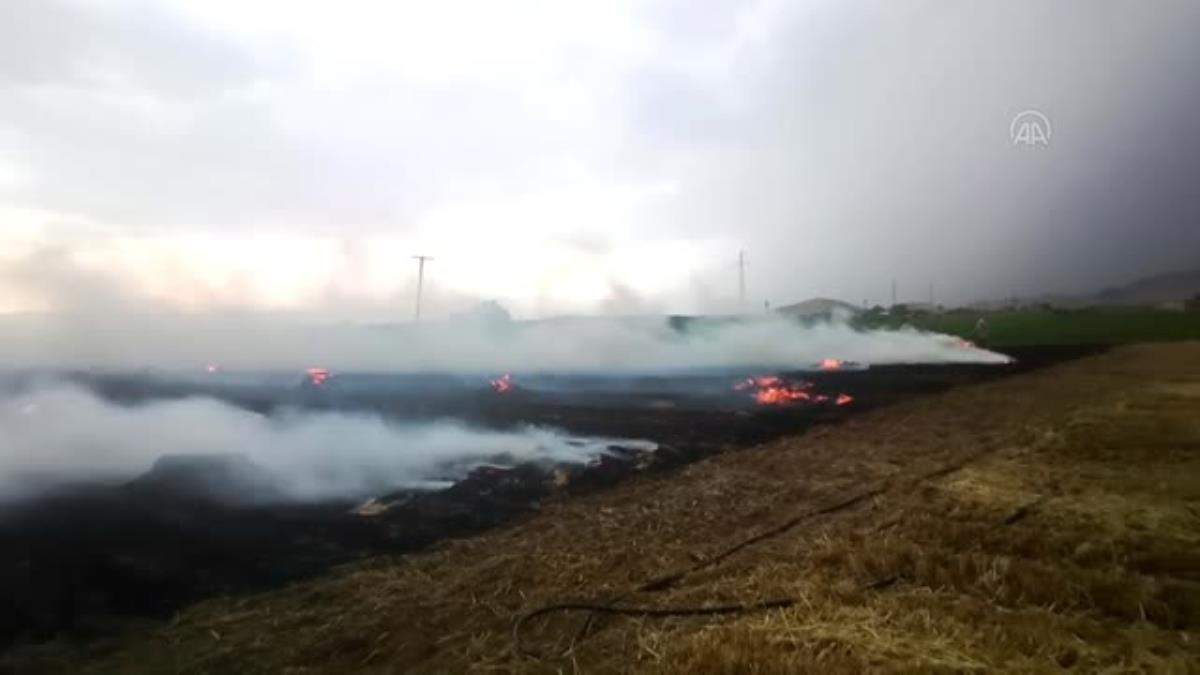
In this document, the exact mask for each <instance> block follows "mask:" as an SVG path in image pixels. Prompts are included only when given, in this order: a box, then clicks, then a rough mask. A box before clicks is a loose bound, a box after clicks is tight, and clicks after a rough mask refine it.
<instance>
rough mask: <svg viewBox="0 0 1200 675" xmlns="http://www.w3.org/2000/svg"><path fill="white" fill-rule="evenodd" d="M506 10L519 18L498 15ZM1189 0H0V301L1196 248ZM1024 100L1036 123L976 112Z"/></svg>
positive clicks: (892, 270) (212, 299) (550, 302)
mask: <svg viewBox="0 0 1200 675" xmlns="http://www.w3.org/2000/svg"><path fill="white" fill-rule="evenodd" d="M531 16H536V17H537V19H536V20H530V19H529V18H528V17H531ZM1196 25H1200V5H1197V3H1195V2H1190V1H1189V0H1162V1H1159V2H1154V3H1149V4H1147V3H1135V2H1128V1H1124V0H1100V1H1096V0H1066V1H1062V2H1053V3H1047V2H1042V1H1041V0H1018V1H1015V2H995V3H959V2H948V1H937V2H918V3H894V2H888V1H886V0H874V1H863V2H854V3H846V2H838V1H834V0H821V1H813V2H804V3H795V2H777V1H774V0H759V1H754V2H716V3H694V2H686V1H680V0H672V1H670V2H663V3H648V2H633V1H621V2H604V3H590V2H561V3H551V4H546V3H528V2H515V3H513V2H508V3H486V2H458V1H452V2H438V3H375V2H349V3H337V4H320V3H318V4H310V3H294V2H282V1H281V0H264V1H260V2H252V3H247V2H233V1H232V0H207V1H205V2H190V1H186V0H164V1H162V2H147V1H146V0H86V1H85V0H7V1H6V2H4V3H0V312H21V311H32V312H51V313H59V314H72V315H77V314H89V313H91V314H113V313H125V314H145V313H151V314H152V313H155V312H162V311H171V312H173V311H184V312H192V313H207V312H212V311H220V312H228V311H238V312H264V311H272V312H277V311H287V312H298V313H303V314H306V315H309V316H313V315H317V316H321V317H327V318H335V319H355V320H370V321H394V320H403V319H406V318H408V317H409V316H410V315H411V308H412V305H413V299H414V292H415V276H416V275H415V264H413V262H412V261H411V259H410V257H409V256H410V255H413V254H426V255H433V256H435V260H433V261H432V262H431V263H430V265H429V268H428V269H429V278H428V279H427V282H428V284H427V291H428V294H427V298H426V299H427V303H426V310H427V313H428V316H430V317H439V316H446V315H447V314H449V313H451V312H454V311H460V310H462V309H464V308H466V307H469V306H471V305H472V304H473V303H474V302H476V301H477V300H478V299H480V298H495V299H498V300H500V301H501V302H503V303H504V304H505V305H506V306H508V307H510V308H511V309H512V310H513V311H514V313H515V314H516V315H517V316H519V317H522V318H529V317H542V316H549V315H553V314H558V313H564V312H565V313H602V314H645V313H698V312H728V311H731V310H735V309H738V308H739V307H738V303H737V301H736V299H737V290H736V289H737V270H736V267H735V264H734V263H735V260H736V257H737V251H738V250H739V249H745V250H746V251H747V254H748V259H749V261H750V266H749V268H748V270H747V275H748V276H747V283H748V302H747V308H748V309H750V310H756V309H758V308H759V307H761V306H762V302H763V301H764V300H770V301H772V302H773V303H775V304H784V303H787V302H794V301H797V300H801V299H804V298H806V297H810V296H814V295H819V296H827V297H838V298H842V299H845V300H848V301H850V302H852V303H854V304H858V303H859V302H860V301H862V300H863V299H868V300H870V301H871V302H872V303H875V302H886V301H887V300H888V299H889V297H888V296H889V291H890V285H891V281H892V280H893V279H896V280H897V281H898V284H899V289H900V291H899V299H900V300H901V301H904V300H925V299H927V294H928V285H929V284H930V283H932V284H934V286H935V293H936V297H937V300H938V301H940V302H945V303H947V304H955V303H962V302H967V301H970V300H973V299H978V298H992V297H1006V296H1010V295H1036V294H1039V293H1047V292H1084V291H1091V290H1094V289H1097V288H1101V287H1103V286H1107V285H1111V284H1115V283H1122V282H1125V281H1127V280H1130V279H1134V278H1138V277H1141V276H1145V275H1147V274H1150V273H1154V272H1158V271H1163V270H1169V269H1188V268H1192V267H1195V265H1196V263H1197V262H1198V261H1197V259H1196V255H1197V254H1196V251H1198V250H1200V228H1198V227H1196V223H1197V222H1200V193H1198V192H1197V191H1196V190H1195V188H1194V186H1195V184H1196V182H1197V178H1198V177H1200V116H1197V115H1195V114H1194V111H1195V110H1196V109H1197V108H1198V107H1200V105H1198V104H1200V101H1198V100H1197V97H1198V96H1200V93H1198V91H1200V90H1198V89H1197V88H1196V87H1195V86H1194V74H1195V73H1196V72H1198V71H1200V46H1197V42H1196V40H1195V39H1194V35H1193V33H1194V26H1196ZM1025 110H1036V111H1039V112H1041V113H1043V114H1044V115H1045V116H1046V118H1047V119H1048V120H1049V122H1050V123H1051V124H1052V132H1053V133H1052V135H1050V136H1049V138H1048V141H1049V142H1048V144H1047V145H1045V146H1043V147H1023V146H1020V145H1014V143H1013V142H1012V138H1011V137H1010V125H1011V123H1012V122H1013V120H1014V117H1015V116H1017V114H1018V113H1020V112H1022V111H1025Z"/></svg>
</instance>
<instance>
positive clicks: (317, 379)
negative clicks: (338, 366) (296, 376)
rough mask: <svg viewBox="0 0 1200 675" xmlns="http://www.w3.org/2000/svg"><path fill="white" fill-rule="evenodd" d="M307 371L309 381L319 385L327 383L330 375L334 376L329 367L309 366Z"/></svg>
mask: <svg viewBox="0 0 1200 675" xmlns="http://www.w3.org/2000/svg"><path fill="white" fill-rule="evenodd" d="M306 372H307V373H308V381H309V382H312V383H313V386H317V387H320V386H321V385H323V384H325V383H326V382H328V381H329V378H330V377H333V375H332V373H330V372H329V370H328V369H327V368H309V369H308V370H307V371H306Z"/></svg>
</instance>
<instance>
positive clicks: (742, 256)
mask: <svg viewBox="0 0 1200 675" xmlns="http://www.w3.org/2000/svg"><path fill="white" fill-rule="evenodd" d="M738 309H739V310H740V311H741V313H742V314H745V313H746V252H745V251H738Z"/></svg>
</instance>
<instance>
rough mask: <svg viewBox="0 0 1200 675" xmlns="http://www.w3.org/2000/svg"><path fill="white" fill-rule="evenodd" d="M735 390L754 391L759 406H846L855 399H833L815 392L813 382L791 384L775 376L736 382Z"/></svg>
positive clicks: (840, 397)
mask: <svg viewBox="0 0 1200 675" xmlns="http://www.w3.org/2000/svg"><path fill="white" fill-rule="evenodd" d="M839 363H840V362H839ZM839 367H840V366H839ZM733 388H734V390H735V391H753V392H754V401H755V402H756V403H758V404H759V405H789V404H793V403H809V404H813V405H823V404H827V403H830V402H832V403H833V404H834V405H838V406H846V405H850V404H851V403H853V402H854V397H852V396H850V395H848V394H838V395H837V397H836V398H831V397H830V396H827V395H825V394H821V393H817V392H814V391H813V383H812V382H789V381H787V380H784V379H783V378H781V377H777V376H774V375H764V376H760V377H748V378H746V379H744V380H741V381H739V382H735V383H734V385H733Z"/></svg>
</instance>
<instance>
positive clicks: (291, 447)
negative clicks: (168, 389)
mask: <svg viewBox="0 0 1200 675" xmlns="http://www.w3.org/2000/svg"><path fill="white" fill-rule="evenodd" d="M0 429H3V434H0V500H10V499H18V498H21V497H27V496H33V495H35V494H37V493H38V492H41V491H44V490H46V489H51V488H54V487H57V486H61V485H64V484H68V483H77V482H89V483H90V482H121V481H127V480H130V479H133V478H135V477H136V476H138V475H140V474H142V473H144V472H146V471H147V470H148V469H150V468H151V466H152V465H153V464H154V463H155V461H156V460H157V459H158V458H159V457H161V456H163V455H178V454H195V455H202V456H203V455H214V456H215V455H219V454H226V453H240V454H244V455H245V456H247V457H248V458H249V460H250V461H251V462H253V463H254V464H256V465H258V466H259V467H262V468H263V469H265V470H266V471H267V473H268V474H270V475H271V476H272V477H273V478H274V479H276V480H277V481H278V487H279V489H280V490H281V492H282V494H284V495H285V496H286V497H287V498H289V499H295V500H316V499H325V498H338V497H361V496H366V495H373V494H379V493H380V492H382V491H386V490H389V489H396V488H398V487H406V486H417V485H422V484H427V483H428V482H430V481H434V480H439V479H445V478H451V479H452V478H456V477H460V476H461V474H462V473H463V472H464V471H465V470H466V469H465V467H466V466H469V464H470V463H471V462H472V461H474V460H483V459H486V458H490V457H495V456H497V455H504V456H506V457H508V458H511V459H510V461H513V462H520V461H529V460H548V461H563V462H583V461H586V460H587V459H589V458H591V457H594V456H597V455H598V454H601V453H603V452H604V451H605V448H606V446H607V445H608V444H609V443H610V442H613V441H608V440H606V439H572V438H569V437H567V436H565V435H563V434H561V433H559V432H557V431H553V430H548V429H543V428H534V427H530V428H526V429H523V430H520V431H511V432H505V431H487V430H479V429H471V428H468V427H465V426H463V425H462V424H460V423H457V422H453V421H432V422H424V423H409V424H403V425H396V424H390V423H387V422H385V421H384V420H382V419H380V418H379V417H374V416H367V415H351V414H342V413H328V412H321V413H313V412H301V411H294V412H292V413H288V414H284V415H280V416H274V417H268V416H264V415H260V414H257V413H253V412H250V411H246V410H243V409H240V408H235V407H232V406H229V405H226V404H224V403H221V402H219V401H216V400H214V399H209V398H193V399H185V400H178V401H163V402H155V403H150V404H148V405H143V406H138V407H125V406H120V405H115V404H113V403H110V402H108V401H105V400H102V399H100V398H98V397H96V396H95V395H93V394H92V393H90V392H88V391H86V390H84V389H81V388H78V387H74V386H70V385H65V384H51V385H47V386H42V387H38V388H35V389H33V390H30V391H26V392H23V393H9V394H6V395H3V397H2V398H0ZM634 443H636V442H634ZM622 444H623V445H629V444H630V442H627V441H622ZM650 447H652V446H650ZM455 474H458V475H455ZM216 487H220V486H216Z"/></svg>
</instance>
